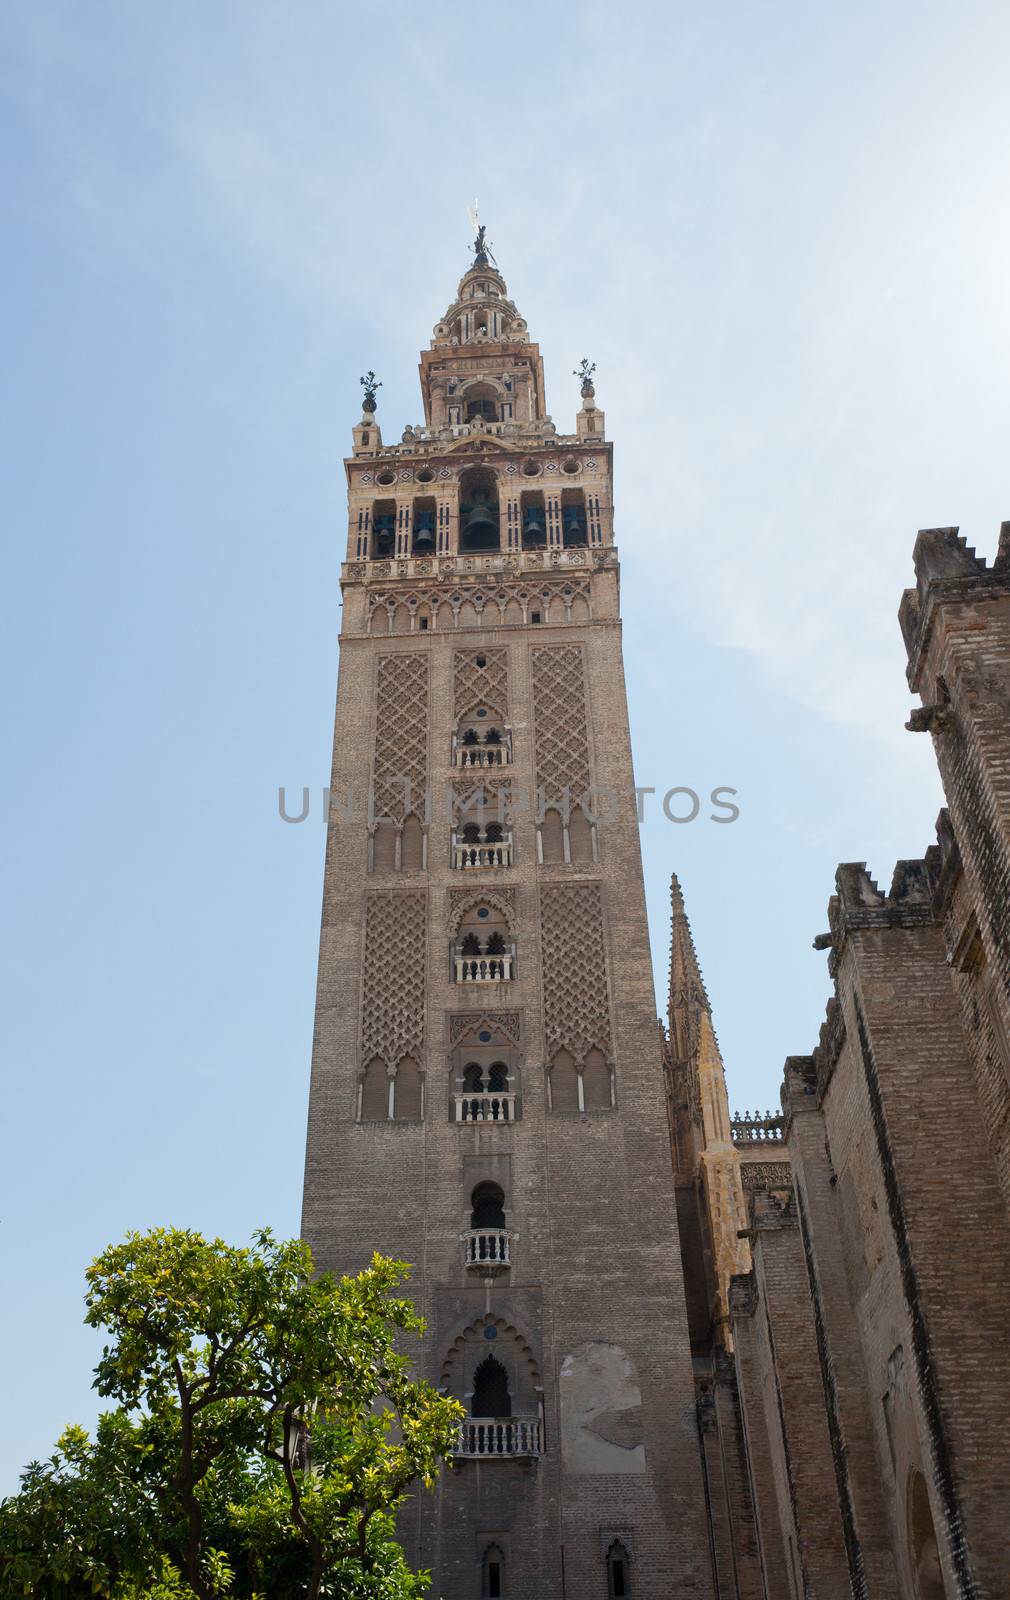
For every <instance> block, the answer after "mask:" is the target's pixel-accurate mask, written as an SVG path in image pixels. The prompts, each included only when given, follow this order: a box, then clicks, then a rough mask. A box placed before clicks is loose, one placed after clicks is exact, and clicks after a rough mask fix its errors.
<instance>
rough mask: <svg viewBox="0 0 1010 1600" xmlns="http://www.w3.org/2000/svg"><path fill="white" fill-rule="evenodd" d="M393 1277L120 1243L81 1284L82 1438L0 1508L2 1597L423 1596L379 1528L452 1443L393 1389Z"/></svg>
mask: <svg viewBox="0 0 1010 1600" xmlns="http://www.w3.org/2000/svg"><path fill="white" fill-rule="evenodd" d="M406 1275H407V1268H406V1267H405V1266H404V1265H403V1263H402V1262H395V1261H389V1260H386V1259H384V1258H383V1257H381V1256H375V1257H373V1260H372V1264H371V1266H370V1267H368V1268H367V1269H366V1270H365V1271H364V1272H361V1273H359V1274H358V1276H357V1277H355V1278H342V1279H339V1280H338V1279H336V1278H333V1277H332V1276H330V1275H326V1274H324V1275H321V1276H319V1277H315V1276H313V1266H312V1258H311V1254H310V1252H309V1249H308V1247H307V1246H306V1245H304V1244H302V1243H300V1242H299V1241H297V1240H291V1241H288V1242H284V1243H279V1242H277V1241H276V1240H275V1239H274V1238H273V1237H272V1235H271V1234H270V1233H269V1232H263V1233H260V1234H258V1235H257V1236H256V1238H255V1239H254V1241H253V1244H252V1246H251V1247H250V1248H248V1249H236V1248H234V1247H233V1246H230V1245H226V1244H224V1243H222V1241H221V1240H217V1239H215V1240H213V1241H207V1240H206V1239H203V1238H202V1237H201V1236H200V1235H199V1234H196V1233H189V1232H182V1231H179V1230H175V1229H156V1230H154V1231H153V1232H151V1233H147V1234H130V1235H128V1236H127V1238H126V1240H125V1241H124V1242H123V1243H122V1244H120V1245H112V1246H110V1248H109V1249H108V1250H106V1251H104V1253H103V1254H102V1255H100V1256H99V1257H98V1259H97V1260H96V1261H95V1262H94V1263H93V1264H92V1265H91V1267H90V1268H89V1269H88V1273H87V1279H88V1295H87V1300H86V1304H87V1314H86V1318H85V1320H86V1321H87V1322H89V1323H91V1324H92V1325H93V1326H94V1327H100V1328H103V1329H104V1330H105V1331H106V1333H107V1335H108V1343H107V1344H106V1345H105V1347H104V1349H103V1351H102V1356H101V1360H100V1361H99V1364H98V1367H97V1369H96V1378H95V1387H96V1388H97V1389H98V1392H99V1394H101V1395H102V1396H104V1397H106V1398H107V1399H109V1400H111V1401H112V1402H113V1403H114V1409H112V1410H110V1411H107V1412H106V1413H104V1415H103V1416H102V1417H101V1418H100V1420H99V1424H98V1427H97V1429H96V1431H95V1435H94V1437H93V1438H92V1437H91V1436H89V1435H88V1434H87V1432H86V1431H85V1430H84V1429H82V1428H68V1429H67V1431H66V1432H65V1433H64V1434H63V1436H62V1437H61V1439H60V1441H59V1443H58V1445H57V1448H56V1450H55V1452H54V1453H53V1455H52V1456H50V1457H49V1459H48V1460H46V1461H43V1462H35V1463H33V1464H32V1465H31V1466H30V1467H29V1468H28V1469H27V1470H26V1472H25V1473H24V1475H23V1477H22V1484H21V1492H20V1493H19V1494H17V1495H15V1496H13V1497H12V1498H10V1499H9V1500H6V1501H4V1502H3V1505H2V1506H0V1595H3V1596H11V1597H13V1596H22V1595H32V1596H35V1595H45V1596H46V1600H83V1597H85V1596H87V1597H88V1600H94V1597H96V1596H97V1597H104V1600H266V1597H269V1600H289V1597H290V1600H295V1597H299V1600H301V1597H305V1600H317V1597H321V1596H340V1597H341V1600H344V1597H347V1600H351V1597H353V1600H359V1597H360V1600H379V1597H381V1600H420V1597H421V1596H422V1595H423V1594H424V1591H425V1588H426V1583H425V1576H426V1575H424V1574H420V1575H419V1574H415V1573H412V1572H411V1571H410V1569H409V1568H408V1566H407V1564H406V1561H405V1560H404V1557H403V1553H402V1551H401V1550H400V1547H399V1546H398V1545H397V1543H396V1540H395V1535H394V1526H393V1513H394V1512H395V1510H396V1508H397V1506H398V1505H400V1504H401V1502H402V1501H403V1499H404V1498H405V1496H406V1493H407V1491H408V1488H409V1486H410V1485H411V1484H412V1483H413V1482H414V1481H415V1480H418V1479H419V1480H420V1481H421V1482H422V1483H423V1484H425V1485H426V1486H428V1487H430V1486H431V1485H432V1484H433V1483H434V1481H435V1478H436V1476H437V1473H438V1471H439V1469H440V1466H441V1464H442V1462H443V1461H444V1460H445V1458H446V1457H447V1456H448V1454H449V1452H450V1451H451V1449H452V1445H453V1441H454V1438H455V1433H456V1428H457V1426H458V1422H459V1418H460V1416H461V1412H460V1408H459V1407H458V1406H457V1405H456V1403H455V1401H452V1400H447V1399H445V1398H444V1397H442V1396H441V1395H439V1394H438V1393H437V1392H436V1391H435V1390H434V1389H432V1388H431V1387H430V1386H429V1385H427V1384H424V1383H417V1382H415V1381H414V1380H412V1379H411V1377H410V1371H409V1363H408V1360H407V1358H406V1357H405V1356H403V1355H401V1354H400V1353H398V1350H397V1348H396V1342H397V1340H400V1342H402V1339H401V1338H400V1336H402V1335H411V1334H420V1333H421V1332H422V1331H423V1323H422V1322H421V1320H420V1318H419V1317H418V1316H417V1314H416V1312H415V1310H414V1308H413V1305H412V1304H411V1302H410V1301H409V1300H407V1299H406V1298H401V1297H398V1296H397V1294H396V1292H395V1291H396V1290H397V1289H398V1288H399V1286H400V1285H401V1284H402V1283H403V1281H404V1279H405V1277H406Z"/></svg>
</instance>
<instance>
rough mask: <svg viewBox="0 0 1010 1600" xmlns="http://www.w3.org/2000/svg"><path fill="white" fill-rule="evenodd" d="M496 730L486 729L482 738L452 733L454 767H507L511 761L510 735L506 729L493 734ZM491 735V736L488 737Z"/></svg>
mask: <svg viewBox="0 0 1010 1600" xmlns="http://www.w3.org/2000/svg"><path fill="white" fill-rule="evenodd" d="M496 731H497V730H494V729H488V732H487V733H486V734H485V735H484V738H483V740H478V738H477V737H476V736H475V737H472V738H468V737H467V735H466V734H463V735H462V736H461V735H460V734H454V735H453V740H452V764H453V766H454V767H507V766H510V765H511V763H512V735H511V733H509V732H508V730H506V731H505V732H504V733H501V734H498V736H497V738H496V737H494V734H495V732H496ZM489 735H491V737H489Z"/></svg>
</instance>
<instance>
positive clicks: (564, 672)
mask: <svg viewBox="0 0 1010 1600" xmlns="http://www.w3.org/2000/svg"><path fill="white" fill-rule="evenodd" d="M420 376H421V395H422V399H423V402H424V422H423V424H421V425H419V426H417V427H413V428H407V429H405V430H404V433H403V437H402V440H401V442H400V443H398V444H393V445H386V444H383V442H382V438H381V436H380V432H379V428H378V425H377V423H376V418H375V400H374V394H373V393H370V392H368V391H366V397H365V409H364V412H363V415H362V417H361V421H360V422H359V423H358V425H357V426H356V427H355V428H354V434H353V438H354V442H353V450H352V453H351V455H350V456H349V457H348V458H347V461H346V463H345V465H346V469H347V483H348V500H349V510H350V515H349V530H348V545H347V561H346V564H345V565H344V567H343V570H342V574H341V587H342V590H343V597H344V601H343V628H342V632H341V637H340V674H339V686H338V696H337V712H336V731H335V738H334V750H333V775H332V797H333V803H334V809H333V811H332V813H331V818H330V826H329V836H328V848H327V860H326V879H325V888H324V897H323V919H322V936H321V948H320V959H319V986H318V998H317V1009H316V1027H315V1044H314V1054H313V1066H312V1089H311V1101H310V1110H309V1130H308V1150H307V1158H306V1171H305V1199H304V1221H303V1231H304V1235H305V1237H306V1238H307V1239H308V1241H309V1243H310V1244H311V1245H312V1247H313V1250H314V1251H315V1254H316V1259H317V1262H318V1264H319V1265H320V1266H321V1267H324V1268H331V1269H334V1270H336V1271H338V1272H353V1271H356V1270H358V1269H359V1268H360V1267H362V1266H363V1265H365V1264H366V1263H367V1262H368V1260H369V1259H370V1257H371V1254H372V1252H373V1250H379V1251H382V1252H383V1253H385V1254H388V1255H392V1256H396V1257H398V1258H401V1259H404V1260H407V1261H409V1262H411V1263H412V1265H413V1274H412V1279H411V1292H412V1293H413V1295H414V1297H415V1299H416V1301H417V1303H418V1305H419V1307H420V1309H421V1310H422V1312H423V1314H424V1316H425V1318H426V1320H427V1333H426V1335H425V1339H424V1345H423V1352H424V1353H423V1357H422V1359H423V1362H424V1367H425V1376H427V1377H428V1378H429V1379H430V1380H431V1381H432V1382H433V1383H435V1384H436V1385H438V1386H440V1387H443V1388H444V1389H445V1391H446V1392H448V1393H451V1394H453V1395H455V1396H457V1398H458V1399H459V1400H460V1401H461V1402H462V1403H463V1405H464V1406H465V1408H466V1411H467V1414H468V1421H467V1423H466V1425H465V1426H464V1427H463V1429H462V1431H461V1435H460V1440H459V1447H458V1453H457V1460H456V1463H455V1467H454V1469H453V1470H452V1471H451V1472H447V1473H444V1474H443V1475H442V1479H441V1482H440V1485H439V1487H438V1489H437V1491H436V1492H435V1494H434V1495H427V1494H419V1495H418V1497H417V1499H416V1500H414V1501H413V1502H411V1504H410V1506H409V1507H408V1510H407V1512H406V1514H405V1516H404V1518H403V1522H402V1536H403V1538H404V1541H405V1544H406V1546H407V1549H408V1553H409V1555H410V1558H411V1559H412V1561H414V1562H415V1563H416V1564H417V1565H423V1566H427V1567H430V1568H431V1569H432V1570H433V1575H434V1581H433V1585H432V1595H433V1596H442V1597H444V1600H482V1597H483V1600H495V1597H502V1600H524V1597H528V1600H548V1597H550V1600H554V1597H571V1600H587V1597H598V1600H625V1597H634V1600H646V1597H648V1600H671V1597H675V1596H676V1597H684V1600H687V1597H693V1596H699V1597H700V1596H704V1597H706V1600H707V1597H708V1596H710V1595H711V1592H712V1589H711V1581H712V1580H711V1573H710V1563H709V1554H708V1536H707V1532H706V1521H705V1511H704V1505H703V1496H702V1478H701V1472H700V1466H699V1450H698V1433H697V1423H696V1414H695V1400H694V1386H693V1380H692V1371H691V1359H690V1347H689V1341H688V1331H687V1318H686V1312H685V1305H684V1289H683V1282H682V1274H681V1258H680V1250H679V1246H678V1237H677V1221H676V1212H675V1197H674V1185H673V1174H672V1168H671V1160H670V1143H669V1135H668V1131H667V1120H666V1110H665V1101H664V1088H663V1076H662V1057H661V1040H660V1033H659V1030H658V1026H657V1022H656V1007H655V1000H654V995H653V983H652V969H651V962H650V955H649V936H648V928H647V925H646V914H645V896H644V890H643V882H642V867H641V859H640V854H639V843H638V829H637V818H636V811H635V804H634V796H633V788H634V777H633V773H632V763H631V744H630V738H629V731H628V713H627V704H626V698H625V689H624V676H623V664H622V656H621V622H620V616H619V611H618V560H617V550H616V548H615V545H614V535H613V507H612V498H611V482H612V478H611V446H610V444H609V443H608V442H607V439H606V435H605V432H604V417H603V412H602V411H601V410H600V409H599V408H598V406H597V405H596V401H595V396H594V391H593V384H592V373H591V369H586V374H585V376H584V380H583V383H582V405H581V409H580V410H579V411H578V414H577V417H576V425H575V430H574V432H571V433H559V432H558V430H557V429H556V427H555V425H554V423H553V422H552V421H551V419H550V417H549V416H548V415H547V411H546V406H545V397H544V376H543V363H542V361H541V358H540V353H539V350H538V347H537V346H536V345H535V344H533V343H532V342H531V341H530V337H529V334H528V332H527V327H526V323H525V322H524V321H523V319H522V317H521V316H520V315H519V312H518V311H517V309H516V307H515V305H514V304H513V302H512V301H511V300H510V299H509V298H508V291H507V289H506V286H505V282H504V280H503V278H502V276H501V274H500V272H499V271H498V270H497V267H496V266H495V264H494V261H493V259H492V258H491V256H490V253H489V251H488V250H487V248H486V246H485V245H484V240H483V231H481V233H480V234H479V235H478V240H477V244H476V246H475V249H474V259H473V262H472V265H471V266H470V268H469V270H468V271H467V273H466V274H465V276H464V277H463V279H462V281H461V283H460V285H459V288H458V291H457V293H456V296H455V299H454V300H453V303H452V305H451V306H450V308H449V310H448V311H447V312H446V313H445V316H444V317H443V318H442V319H441V320H440V321H439V322H438V323H437V324H436V327H435V330H434V337H433V339H432V341H431V345H430V348H429V349H427V350H425V351H424V352H423V354H422V356H421V365H420ZM366 790H367V795H366ZM352 795H353V803H349V799H350V797H352Z"/></svg>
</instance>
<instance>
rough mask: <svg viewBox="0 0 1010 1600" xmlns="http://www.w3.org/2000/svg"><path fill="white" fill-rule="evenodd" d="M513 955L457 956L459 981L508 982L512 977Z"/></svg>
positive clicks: (457, 978) (457, 976)
mask: <svg viewBox="0 0 1010 1600" xmlns="http://www.w3.org/2000/svg"><path fill="white" fill-rule="evenodd" d="M512 962H513V957H512V956H511V955H504V956H457V957H456V982H457V983H508V982H510V981H511V978H512Z"/></svg>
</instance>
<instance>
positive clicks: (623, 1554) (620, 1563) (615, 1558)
mask: <svg viewBox="0 0 1010 1600" xmlns="http://www.w3.org/2000/svg"><path fill="white" fill-rule="evenodd" d="M607 1596H608V1600H631V1575H630V1566H629V1562H628V1552H627V1550H625V1548H624V1546H623V1544H620V1543H619V1542H617V1543H614V1544H612V1545H611V1546H610V1549H609V1550H608V1551H607Z"/></svg>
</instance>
